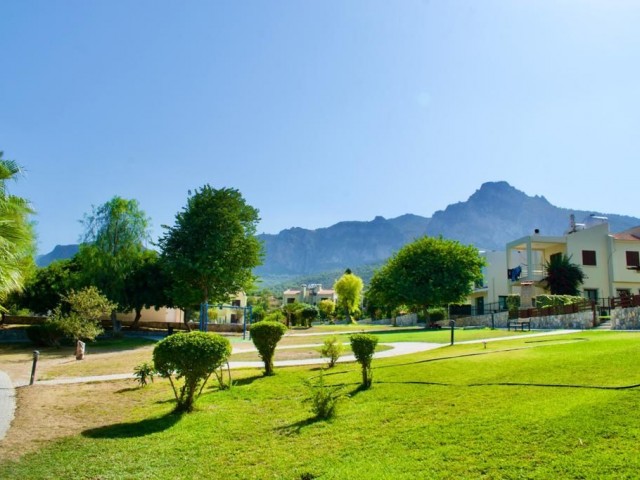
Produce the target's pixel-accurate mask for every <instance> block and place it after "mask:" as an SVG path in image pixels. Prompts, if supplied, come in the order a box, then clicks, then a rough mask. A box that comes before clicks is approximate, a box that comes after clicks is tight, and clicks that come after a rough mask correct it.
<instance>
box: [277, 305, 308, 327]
mask: <svg viewBox="0 0 640 480" xmlns="http://www.w3.org/2000/svg"><path fill="white" fill-rule="evenodd" d="M305 306H306V303H300V302H293V303H286V304H284V305H283V306H282V312H283V313H284V315H285V317H286V319H287V327H291V326H292V325H293V326H296V325H298V323H299V322H300V320H301V317H300V315H301V312H302V310H304V307H305Z"/></svg>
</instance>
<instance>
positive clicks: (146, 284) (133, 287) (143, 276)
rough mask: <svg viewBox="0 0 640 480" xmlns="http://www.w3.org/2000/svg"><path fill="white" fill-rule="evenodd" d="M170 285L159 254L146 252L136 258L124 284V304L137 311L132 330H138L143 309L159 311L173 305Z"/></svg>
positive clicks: (152, 251) (151, 251)
mask: <svg viewBox="0 0 640 480" xmlns="http://www.w3.org/2000/svg"><path fill="white" fill-rule="evenodd" d="M169 285H170V282H169V278H168V276H167V275H166V272H165V271H164V269H163V268H162V265H161V263H160V256H159V255H158V253H157V252H155V251H154V250H146V251H144V252H142V254H141V255H140V256H138V257H136V258H134V261H133V265H132V271H131V273H130V275H128V276H127V277H126V278H125V282H124V298H125V301H124V302H123V303H124V304H125V305H126V306H128V307H129V308H130V309H131V310H133V311H135V318H134V320H133V325H132V326H131V329H132V330H136V329H137V328H138V325H139V322H140V319H141V318H142V309H143V308H155V309H159V308H161V307H166V306H170V305H171V299H170V298H169V297H168V295H167V291H168V289H169Z"/></svg>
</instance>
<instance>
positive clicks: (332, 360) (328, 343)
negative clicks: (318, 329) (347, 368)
mask: <svg viewBox="0 0 640 480" xmlns="http://www.w3.org/2000/svg"><path fill="white" fill-rule="evenodd" d="M342 352H344V345H343V344H342V342H341V341H340V340H339V339H338V337H336V336H335V335H334V336H332V337H329V338H327V339H325V341H324V345H323V346H322V349H321V350H320V353H321V354H322V356H323V357H326V358H328V359H329V368H333V367H334V366H335V364H336V362H337V361H338V359H339V358H340V355H342Z"/></svg>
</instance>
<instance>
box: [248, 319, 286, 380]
mask: <svg viewBox="0 0 640 480" xmlns="http://www.w3.org/2000/svg"><path fill="white" fill-rule="evenodd" d="M286 331H287V327H285V326H284V325H283V324H282V323H280V322H270V321H267V320H264V321H262V322H258V323H254V324H253V325H251V340H253V344H254V345H255V346H256V348H257V349H258V353H259V354H260V358H262V361H263V362H264V374H265V375H273V356H274V354H275V351H276V345H277V344H278V342H279V341H280V339H281V338H282V336H283V335H284V334H285V333H286Z"/></svg>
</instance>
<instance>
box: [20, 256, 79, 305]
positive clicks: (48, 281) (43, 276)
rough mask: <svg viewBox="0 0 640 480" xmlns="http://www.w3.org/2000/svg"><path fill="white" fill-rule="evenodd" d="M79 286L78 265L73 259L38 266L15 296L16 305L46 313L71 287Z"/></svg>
mask: <svg viewBox="0 0 640 480" xmlns="http://www.w3.org/2000/svg"><path fill="white" fill-rule="evenodd" d="M78 287H80V280H79V265H78V262H77V261H76V260H75V259H68V260H58V261H56V262H53V263H51V264H49V265H48V266H46V267H43V268H38V269H37V270H36V272H35V274H34V275H32V276H31V277H30V278H29V279H28V280H27V282H26V283H25V286H24V290H23V291H22V292H20V293H19V294H18V295H16V297H15V303H16V306H17V307H19V308H26V309H28V310H30V311H31V312H32V313H34V314H36V315H46V314H47V313H48V312H50V311H53V309H54V308H55V307H56V306H57V305H58V304H59V303H60V301H61V299H62V297H63V296H64V295H66V294H67V293H69V292H70V291H71V290H72V289H77V288H78Z"/></svg>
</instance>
